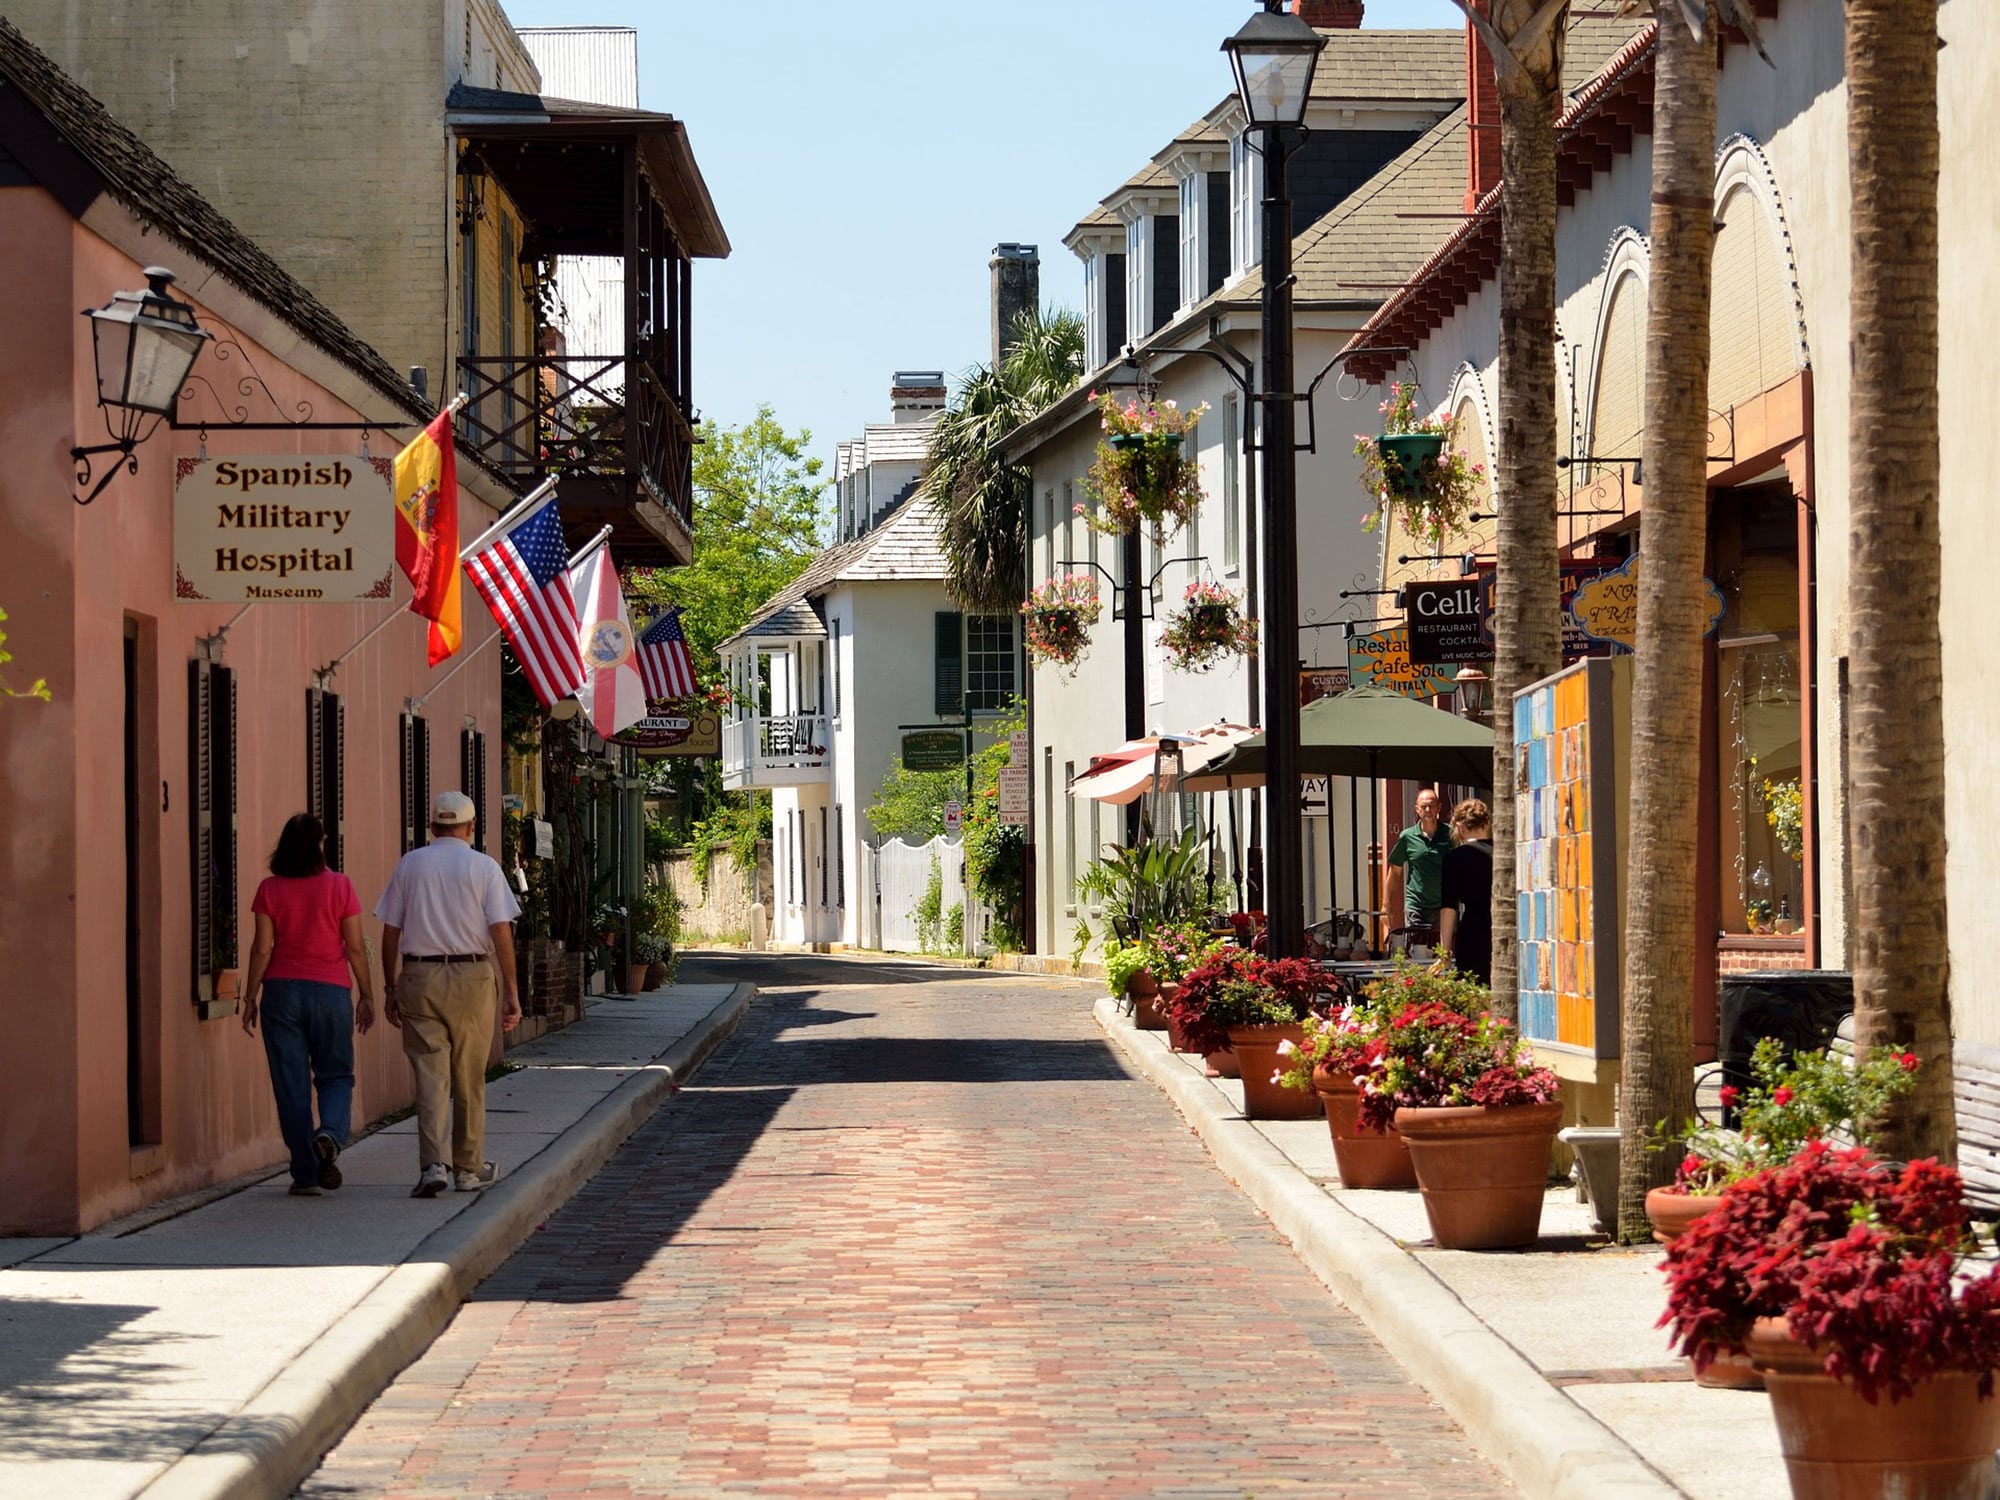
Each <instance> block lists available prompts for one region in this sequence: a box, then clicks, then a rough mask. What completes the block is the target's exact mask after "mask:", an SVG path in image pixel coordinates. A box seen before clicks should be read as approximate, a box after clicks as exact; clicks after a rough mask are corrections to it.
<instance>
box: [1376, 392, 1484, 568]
mask: <svg viewBox="0 0 2000 1500" xmlns="http://www.w3.org/2000/svg"><path fill="white" fill-rule="evenodd" d="M1380 410H1381V413H1382V431H1381V433H1380V434H1379V435H1377V436H1375V437H1368V436H1366V435H1357V436H1356V437H1355V439H1354V456H1355V457H1356V458H1358V459H1359V460H1360V461H1361V483H1362V488H1363V489H1364V490H1366V491H1367V493H1368V497H1369V498H1370V499H1371V500H1372V501H1373V502H1374V505H1375V509H1374V510H1373V511H1372V512H1370V514H1369V516H1368V518H1367V519H1366V520H1365V521H1363V522H1362V525H1363V526H1364V527H1365V528H1366V529H1368V530H1371V531H1372V530H1373V529H1374V528H1375V527H1376V526H1377V525H1379V524H1380V523H1381V521H1382V519H1383V518H1384V517H1386V516H1388V515H1390V514H1392V513H1393V514H1394V515H1395V516H1396V517H1397V519H1399V520H1400V521H1401V522H1402V523H1403V528H1404V530H1406V531H1407V532H1408V533H1409V534H1410V536H1411V537H1412V538H1413V539H1415V540H1417V541H1420V542H1424V543H1427V544H1431V545H1442V544H1443V542H1444V540H1445V538H1446V537H1448V536H1450V535H1451V534H1452V533H1454V532H1457V531H1462V530H1463V529H1464V528H1465V525H1466V520H1467V517H1468V516H1469V515H1470V513H1471V511H1472V509H1473V507H1474V506H1476V505H1477V504H1478V503H1479V494H1480V489H1481V486H1482V485H1483V484H1484V483H1485V477H1486V466H1485V465H1484V464H1476V463H1473V462H1472V461H1471V459H1469V458H1468V457H1466V455H1465V454H1464V453H1463V452H1462V451H1460V450H1459V449H1458V448H1456V447H1454V446H1453V443H1454V441H1455V440H1456V439H1457V437H1458V419H1457V418H1456V417H1447V416H1444V415H1443V414H1441V413H1436V414H1433V415H1431V416H1427V417H1420V416H1418V415H1417V386H1416V383H1415V382H1414V381H1397V382H1396V383H1395V384H1393V385H1391V386H1390V387H1389V398H1388V399H1387V400H1386V401H1384V402H1383V403H1382V405H1381V407H1380Z"/></svg>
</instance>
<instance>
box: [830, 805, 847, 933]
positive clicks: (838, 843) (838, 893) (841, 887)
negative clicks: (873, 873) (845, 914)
mask: <svg viewBox="0 0 2000 1500" xmlns="http://www.w3.org/2000/svg"><path fill="white" fill-rule="evenodd" d="M846 813H847V809H846V808H844V807H836V808H834V810H833V904H834V905H835V906H837V907H839V908H841V909H842V910H845V909H846V907H847V818H846Z"/></svg>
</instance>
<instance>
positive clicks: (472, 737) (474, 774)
mask: <svg viewBox="0 0 2000 1500" xmlns="http://www.w3.org/2000/svg"><path fill="white" fill-rule="evenodd" d="M458 784H459V786H460V787H461V788H462V789H463V790H464V792H465V795H466V796H468V797H470V798H471V799H472V807H473V822H472V843H473V847H474V848H476V849H478V850H479V852H480V853H482V854H484V853H485V852H486V736H485V735H484V734H483V733H481V732H480V731H479V730H477V729H464V730H461V731H459V736H458Z"/></svg>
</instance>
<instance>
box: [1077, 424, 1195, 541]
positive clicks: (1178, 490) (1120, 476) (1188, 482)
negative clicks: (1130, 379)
mask: <svg viewBox="0 0 2000 1500" xmlns="http://www.w3.org/2000/svg"><path fill="white" fill-rule="evenodd" d="M1091 399H1092V400H1093V401H1095V402H1096V403H1097V409H1098V412H1099V415H1100V417H1101V419H1102V422H1103V427H1104V437H1103V439H1102V440H1101V441H1100V442H1099V443H1098V445H1097V455H1096V458H1095V459H1094V460H1093V462H1092V463H1091V466H1090V472H1089V473H1088V474H1086V475H1085V476H1084V480H1083V488H1084V492H1085V493H1086V494H1088V495H1089V496H1090V497H1091V498H1092V499H1093V500H1095V501H1096V502H1097V506H1098V509H1097V513H1096V514H1094V515H1093V514H1090V513H1089V512H1087V511H1084V510H1083V507H1081V506H1079V507H1078V511H1079V512H1080V513H1082V514H1083V515H1084V517H1085V519H1086V520H1088V521H1089V523H1090V524H1091V525H1092V526H1093V527H1095V528H1096V529H1097V530H1099V531H1103V532H1108V533H1110V534H1113V535H1121V534H1123V533H1125V532H1127V531H1131V530H1132V529H1133V528H1134V527H1136V526H1139V525H1140V524H1142V523H1143V524H1146V525H1150V526H1164V525H1165V524H1166V523H1168V522H1169V521H1171V522H1172V524H1173V529H1175V530H1178V529H1179V528H1180V527H1182V526H1184V525H1186V524H1187V522H1188V519H1189V518H1190V517H1191V516H1193V515H1194V514H1195V513H1196V512H1197V511H1199V510H1200V509H1201V502H1202V493H1201V465H1200V464H1199V463H1198V462H1197V461H1196V460H1195V459H1194V458H1192V457H1190V456H1188V455H1187V454H1185V453H1183V452H1182V451H1181V450H1182V444H1183V442H1184V440H1185V439H1186V437H1187V435H1188V434H1189V433H1191V432H1193V431H1194V427H1195V424H1196V423H1197V422H1199V421H1200V420H1201V414H1202V413H1203V412H1205V411H1207V410H1208V406H1207V403H1205V402H1204V403H1203V404H1202V405H1200V406H1195V407H1190V408H1189V409H1188V410H1186V411H1182V410H1181V409H1180V408H1179V407H1178V406H1176V405H1175V404H1174V403H1173V402H1171V401H1136V400H1135V401H1120V400H1119V399H1118V397H1117V395H1116V394H1114V393H1113V392H1110V391H1106V392H1104V393H1103V394H1102V395H1098V394H1097V393H1096V392H1092V393H1091Z"/></svg>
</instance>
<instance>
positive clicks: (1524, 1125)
mask: <svg viewBox="0 0 2000 1500" xmlns="http://www.w3.org/2000/svg"><path fill="white" fill-rule="evenodd" d="M1561 1124H1562V1101H1561V1100H1553V1101H1551V1102H1550V1103H1547V1104H1514V1105H1509V1106H1507V1107H1506V1108H1504V1109H1492V1108H1487V1107H1485V1106H1483V1105H1476V1104H1472V1105H1453V1106H1448V1107H1445V1108H1439V1109H1399V1110H1397V1111H1396V1129H1397V1130H1398V1131H1399V1132H1401V1134H1402V1137H1403V1139H1404V1140H1405V1141H1406V1142H1408V1143H1409V1147H1410V1158H1411V1160H1412V1161H1414V1162H1415V1163H1416V1168H1417V1186H1418V1187H1419V1188H1421V1189H1422V1190H1423V1195H1424V1212H1425V1213H1426V1214H1427V1215H1428V1216H1429V1217H1430V1221H1431V1239H1432V1240H1433V1241H1434V1242H1435V1243H1436V1244H1437V1246H1438V1248H1439V1249H1440V1250H1499V1249H1504V1248H1506V1247H1507V1246H1510V1245H1531V1244H1533V1243H1534V1241H1535V1238H1536V1236H1537V1235H1539V1234H1540V1233H1541V1226H1542V1194H1543V1193H1544V1191H1545V1190H1546V1189H1547V1187H1548V1180H1549V1147H1551V1146H1552V1145H1554V1144H1555V1138H1556V1130H1557V1129H1558V1128H1559V1127H1560V1126H1561Z"/></svg>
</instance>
